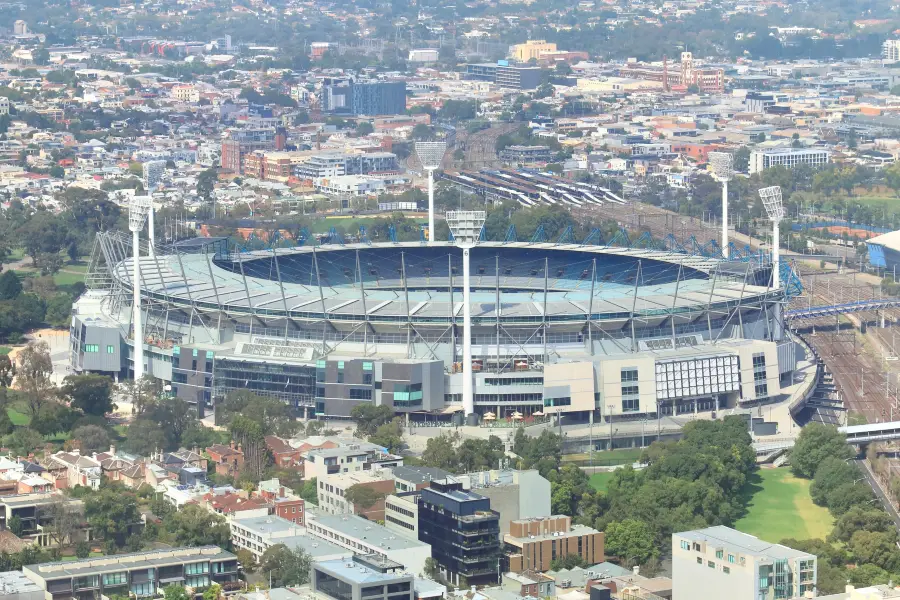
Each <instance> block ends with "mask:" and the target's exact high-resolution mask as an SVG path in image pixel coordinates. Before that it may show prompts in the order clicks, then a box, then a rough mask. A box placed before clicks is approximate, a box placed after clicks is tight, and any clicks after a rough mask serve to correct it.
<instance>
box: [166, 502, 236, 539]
mask: <svg viewBox="0 0 900 600" xmlns="http://www.w3.org/2000/svg"><path fill="white" fill-rule="evenodd" d="M166 527H167V528H168V529H169V531H171V532H172V533H173V534H174V536H175V540H176V541H177V542H178V545H179V546H191V547H195V546H221V547H227V546H228V543H229V540H230V539H231V530H230V529H229V527H228V524H227V523H226V522H225V519H224V517H222V516H221V515H217V514H215V513H211V512H209V511H207V510H206V509H203V508H201V507H199V506H197V505H196V504H188V505H187V506H185V507H184V508H182V509H181V510H180V511H178V512H176V513H174V514H173V515H171V516H170V517H169V518H168V520H167V522H166Z"/></svg>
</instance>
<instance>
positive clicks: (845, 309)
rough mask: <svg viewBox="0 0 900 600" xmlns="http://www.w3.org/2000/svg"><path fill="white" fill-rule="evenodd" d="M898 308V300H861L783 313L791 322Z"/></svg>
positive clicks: (899, 305)
mask: <svg viewBox="0 0 900 600" xmlns="http://www.w3.org/2000/svg"><path fill="white" fill-rule="evenodd" d="M897 307H900V299H896V298H893V299H885V300H862V301H860V302H848V303H846V304H833V305H830V306H810V307H808V308H794V309H791V310H786V311H784V318H785V319H790V320H793V321H799V320H802V319H815V318H818V317H833V316H835V315H845V314H848V313H859V312H874V311H877V310H885V309H887V308H897Z"/></svg>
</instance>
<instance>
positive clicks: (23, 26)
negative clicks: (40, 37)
mask: <svg viewBox="0 0 900 600" xmlns="http://www.w3.org/2000/svg"><path fill="white" fill-rule="evenodd" d="M13 33H14V34H15V35H28V24H27V23H26V22H25V21H23V20H22V19H19V20H18V21H16V22H15V23H14V24H13Z"/></svg>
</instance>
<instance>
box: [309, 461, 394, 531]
mask: <svg viewBox="0 0 900 600" xmlns="http://www.w3.org/2000/svg"><path fill="white" fill-rule="evenodd" d="M354 486H360V487H365V488H369V489H371V490H372V491H373V492H374V493H375V494H376V495H380V496H381V498H380V499H379V500H377V501H376V502H375V503H374V504H372V505H371V506H361V505H359V504H353V503H351V502H349V501H348V500H347V499H346V493H347V490H349V489H350V488H352V487H354ZM393 491H394V478H393V477H392V476H391V474H390V471H388V470H387V469H380V470H378V471H357V472H355V473H338V474H335V475H328V476H327V477H325V478H324V479H319V489H318V490H317V493H316V497H317V500H318V505H319V510H320V511H322V512H325V513H327V514H332V515H342V514H346V513H353V514H355V515H361V516H363V517H366V518H367V519H370V520H372V521H381V520H383V519H384V497H385V496H387V495H388V494H390V493H391V492H393Z"/></svg>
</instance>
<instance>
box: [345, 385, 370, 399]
mask: <svg viewBox="0 0 900 600" xmlns="http://www.w3.org/2000/svg"><path fill="white" fill-rule="evenodd" d="M350 399H351V400H371V399H372V390H371V389H368V388H350Z"/></svg>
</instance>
